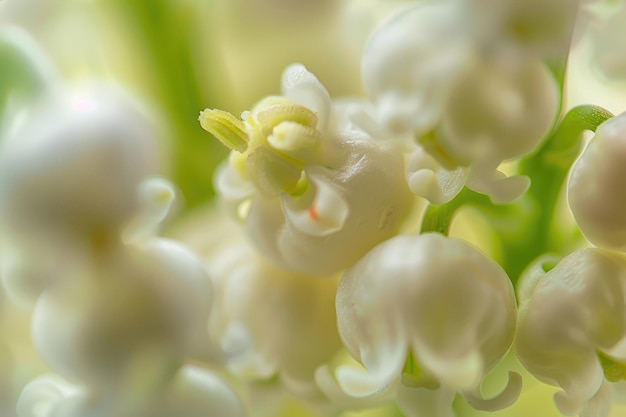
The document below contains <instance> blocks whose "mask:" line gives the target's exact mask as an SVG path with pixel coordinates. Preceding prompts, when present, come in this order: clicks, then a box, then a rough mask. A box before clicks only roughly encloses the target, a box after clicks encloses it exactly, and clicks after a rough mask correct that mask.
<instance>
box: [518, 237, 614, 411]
mask: <svg viewBox="0 0 626 417" xmlns="http://www.w3.org/2000/svg"><path fill="white" fill-rule="evenodd" d="M625 277H626V267H625V266H624V263H623V261H622V260H620V259H619V258H617V257H616V256H615V255H612V254H610V253H608V252H604V251H602V250H600V249H595V248H594V249H591V248H588V249H582V250H579V251H576V252H574V253H573V254H571V255H569V256H568V257H566V258H564V259H563V260H562V261H561V262H560V263H559V264H558V265H557V266H556V267H554V268H553V269H551V270H550V271H549V272H548V273H547V274H546V275H545V276H544V277H543V278H541V279H540V280H539V281H538V282H537V283H536V285H535V287H534V291H533V292H532V293H531V294H532V295H531V296H530V298H528V299H527V301H526V302H525V303H524V305H523V309H522V311H521V313H520V324H519V327H518V333H517V338H516V351H517V355H518V357H519V358H520V360H521V362H522V363H523V364H524V366H525V367H526V368H527V369H528V370H529V371H530V372H531V373H532V374H533V375H535V376H536V377H537V378H539V379H541V380H543V381H544V382H547V383H549V384H552V385H556V386H559V387H561V388H562V389H563V390H564V391H563V392H560V393H557V394H556V395H555V400H556V401H557V404H558V406H559V408H560V409H561V410H562V411H563V412H564V413H566V414H577V413H580V412H581V410H582V409H583V408H584V407H585V406H586V405H587V404H588V403H589V402H590V401H591V399H592V398H594V396H595V395H596V394H597V393H598V390H599V389H600V387H601V386H602V384H603V381H604V372H603V369H602V366H601V364H600V359H599V358H598V352H599V351H603V350H607V349H609V350H610V349H611V348H612V347H613V346H615V345H616V344H617V343H618V342H619V341H620V340H621V339H622V338H623V336H624V334H625V332H626V324H625V323H626V307H625V305H624V278H625Z"/></svg>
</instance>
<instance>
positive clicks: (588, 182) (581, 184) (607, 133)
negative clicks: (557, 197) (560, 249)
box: [568, 113, 626, 251]
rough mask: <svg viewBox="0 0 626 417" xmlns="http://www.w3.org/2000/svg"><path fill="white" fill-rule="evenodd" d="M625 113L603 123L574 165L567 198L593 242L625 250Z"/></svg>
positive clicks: (578, 220) (575, 215)
mask: <svg viewBox="0 0 626 417" xmlns="http://www.w3.org/2000/svg"><path fill="white" fill-rule="evenodd" d="M625 176H626V113H623V114H621V115H619V116H617V117H614V118H612V119H610V120H608V121H606V122H605V123H603V124H601V125H600V126H599V127H598V129H597V130H596V135H595V136H594V138H593V139H592V140H591V142H589V145H588V146H587V148H586V149H585V151H584V152H583V154H582V155H581V156H580V158H579V159H578V161H576V163H575V165H574V166H573V168H572V171H571V175H570V178H569V182H568V201H569V206H570V208H571V210H572V213H573V214H574V218H575V219H576V223H578V226H579V227H580V230H581V231H582V232H583V234H584V235H585V237H586V238H587V239H588V240H589V241H590V242H591V243H593V244H594V245H596V246H598V247H602V248H607V249H614V250H620V251H625V250H626V195H624V192H623V179H624V177H625Z"/></svg>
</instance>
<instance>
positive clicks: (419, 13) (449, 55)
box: [361, 0, 474, 136]
mask: <svg viewBox="0 0 626 417" xmlns="http://www.w3.org/2000/svg"><path fill="white" fill-rule="evenodd" d="M460 11H461V9H460V7H458V5H457V4H455V3H454V2H451V1H430V0H427V1H422V2H419V3H418V4H416V5H415V6H414V7H413V8H411V9H409V10H402V12H401V13H399V14H398V15H396V16H394V17H393V18H391V19H389V20H388V21H387V22H386V23H385V24H383V25H382V26H381V27H380V28H379V29H378V30H377V31H376V32H375V33H374V34H373V36H372V38H371V39H370V41H369V43H368V45H367V47H366V49H365V52H364V53H363V57H362V61H361V73H362V77H363V85H364V87H365V89H366V91H367V93H368V95H369V96H370V97H371V98H372V99H373V100H374V102H375V103H376V104H377V108H378V120H379V121H380V123H381V124H382V126H383V127H384V128H386V129H387V130H388V131H390V132H391V133H392V134H396V135H403V134H412V135H416V136H422V135H424V134H426V133H427V132H429V131H430V130H432V129H433V128H434V127H435V126H436V125H437V124H438V122H439V120H440V119H441V115H442V113H443V111H444V109H445V107H446V105H447V102H448V100H449V96H450V94H451V93H452V90H453V89H454V87H455V85H456V83H457V80H458V78H459V76H460V75H462V74H463V73H464V72H465V71H466V70H467V68H468V67H469V66H471V61H472V57H473V54H474V51H473V44H472V41H473V39H472V36H470V30H471V27H470V25H468V22H467V19H465V16H463V14H462V13H460Z"/></svg>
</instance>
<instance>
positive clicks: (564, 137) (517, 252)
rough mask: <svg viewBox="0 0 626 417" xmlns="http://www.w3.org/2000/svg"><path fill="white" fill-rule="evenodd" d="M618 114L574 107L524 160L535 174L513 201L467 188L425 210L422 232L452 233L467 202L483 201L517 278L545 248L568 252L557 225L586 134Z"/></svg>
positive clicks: (523, 166) (506, 264)
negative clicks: (497, 200)
mask: <svg viewBox="0 0 626 417" xmlns="http://www.w3.org/2000/svg"><path fill="white" fill-rule="evenodd" d="M612 116H613V115H612V114H611V113H609V112H608V111H606V110H604V109H602V108H601V107H597V106H590V105H589V106H578V107H575V108H573V109H572V110H570V111H569V112H568V113H567V114H566V115H565V117H564V118H563V120H562V121H561V123H560V124H559V126H558V128H557V129H556V130H555V131H554V132H553V134H552V135H551V136H550V138H549V139H548V140H547V141H546V142H545V143H544V145H543V146H542V147H541V148H540V149H539V150H538V151H537V152H536V153H535V154H534V155H531V156H528V157H526V158H524V159H522V160H521V162H520V174H522V175H527V176H529V177H530V179H531V186H530V188H529V190H528V192H527V193H526V194H525V195H524V196H523V197H522V198H520V199H519V200H517V201H515V202H514V203H511V204H506V205H496V204H493V203H492V202H491V200H490V199H489V198H488V197H487V196H485V195H483V194H478V193H476V192H474V191H471V190H469V189H467V188H464V189H463V191H462V192H461V193H460V194H459V195H458V196H457V197H455V198H454V199H453V200H452V201H450V202H449V203H447V204H443V205H430V206H429V207H428V208H427V209H426V212H425V214H424V217H423V220H422V225H421V228H420V231H421V233H427V232H437V233H441V234H443V235H445V236H447V235H448V234H449V232H450V225H451V223H452V220H453V217H454V215H455V213H456V211H457V210H458V209H459V208H461V207H463V206H465V205H471V206H475V207H478V208H479V209H480V210H481V211H482V213H483V214H485V215H487V216H488V218H489V219H490V224H491V225H492V227H493V228H494V230H495V231H496V234H497V236H498V238H499V239H500V241H501V245H502V248H503V250H502V252H503V255H502V256H503V259H502V260H501V263H502V266H503V268H504V269H505V270H506V272H507V273H508V275H509V277H510V279H511V281H512V282H513V284H515V283H516V282H517V281H518V279H519V276H520V275H521V273H522V271H523V270H524V268H526V266H528V264H530V262H532V261H533V260H534V259H536V258H537V257H538V256H540V255H541V254H543V253H546V252H553V253H562V254H565V253H564V252H567V251H568V250H569V249H570V248H569V245H568V246H567V247H563V243H562V241H563V239H560V238H559V236H558V232H557V231H556V230H555V215H556V214H555V209H556V206H557V203H558V201H559V196H560V195H561V192H562V189H563V184H564V183H565V179H566V178H567V174H568V172H569V169H570V167H571V166H572V164H573V163H574V161H575V160H576V158H577V156H578V154H579V151H580V147H581V136H582V133H583V132H584V131H586V130H592V131H595V130H596V128H597V127H598V126H599V125H600V124H602V123H604V122H605V121H606V120H608V119H609V118H611V117H612Z"/></svg>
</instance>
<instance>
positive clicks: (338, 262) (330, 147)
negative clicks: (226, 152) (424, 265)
mask: <svg viewBox="0 0 626 417" xmlns="http://www.w3.org/2000/svg"><path fill="white" fill-rule="evenodd" d="M282 89H283V96H280V97H268V98H266V99H264V100H262V101H261V102H260V103H258V104H257V105H256V106H255V107H254V108H253V109H252V110H251V111H249V112H244V113H243V115H242V120H239V119H237V118H236V117H234V116H232V115H230V114H228V113H226V112H222V111H220V110H205V111H203V112H202V113H201V115H200V122H201V124H202V126H203V127H204V128H205V129H206V130H208V131H209V132H211V133H212V134H213V135H215V136H216V137H217V138H218V139H220V140H221V141H222V142H223V143H224V144H226V145H227V146H228V147H230V148H231V149H232V152H231V156H230V160H229V163H228V165H226V166H225V167H223V168H222V170H221V172H220V173H219V174H218V178H217V188H218V191H219V192H220V194H221V196H222V198H223V200H224V202H225V203H226V205H227V207H230V208H231V211H233V212H235V213H237V214H238V215H239V217H240V218H241V219H244V220H245V221H246V223H247V226H248V231H249V233H250V235H251V237H252V239H253V241H254V242H255V244H256V246H257V247H258V248H259V250H260V251H261V252H262V253H263V254H264V255H265V256H266V257H267V258H269V259H270V260H271V261H273V262H274V263H275V264H276V265H277V266H279V267H281V268H284V269H289V270H292V271H295V272H299V273H305V274H315V275H326V274H329V273H332V272H335V271H337V270H339V269H343V268H346V267H348V266H350V265H351V264H352V263H354V262H355V261H356V260H357V259H358V258H359V257H361V256H362V255H363V254H364V253H365V252H367V251H368V250H369V249H371V248H372V247H373V246H375V245H376V244H377V243H379V242H381V241H383V240H385V239H388V238H389V237H391V236H393V235H394V234H395V233H396V232H397V230H398V228H399V226H400V224H401V221H402V219H403V218H404V216H405V215H406V214H407V212H408V210H409V208H410V206H411V202H412V199H411V196H410V192H409V190H408V188H407V186H406V182H405V181H404V178H403V170H402V166H403V162H402V156H401V153H400V151H399V149H398V147H397V146H395V145H394V144H393V143H387V144H382V143H378V142H377V141H375V140H373V139H372V138H371V137H369V135H368V134H366V133H365V132H364V131H362V130H360V129H358V128H356V127H355V126H354V125H352V124H351V123H349V122H347V121H346V120H345V118H344V116H343V115H342V114H338V113H337V112H335V111H334V109H333V103H332V102H331V99H330V96H329V95H328V92H327V91H326V89H325V88H324V87H323V86H322V85H321V83H320V82H319V81H318V80H317V79H316V78H315V77H314V76H313V74H311V73H310V72H308V71H307V70H306V69H305V68H304V67H303V66H302V65H297V64H296V65H292V66H290V67H288V68H287V69H286V70H285V72H284V74H283V79H282Z"/></svg>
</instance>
